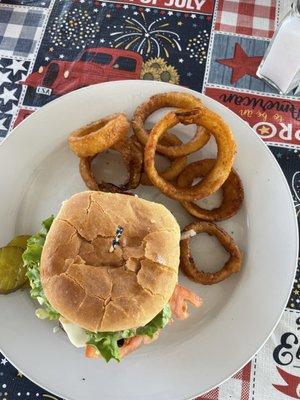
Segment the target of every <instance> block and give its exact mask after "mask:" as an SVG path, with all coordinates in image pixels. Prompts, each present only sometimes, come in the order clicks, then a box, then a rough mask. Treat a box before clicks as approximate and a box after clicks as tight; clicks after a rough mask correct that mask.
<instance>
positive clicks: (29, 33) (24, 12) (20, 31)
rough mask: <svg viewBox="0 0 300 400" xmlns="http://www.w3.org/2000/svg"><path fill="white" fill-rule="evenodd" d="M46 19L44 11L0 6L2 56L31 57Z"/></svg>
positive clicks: (0, 51) (0, 54) (0, 47)
mask: <svg viewBox="0 0 300 400" xmlns="http://www.w3.org/2000/svg"><path fill="white" fill-rule="evenodd" d="M44 19H45V14H44V11H43V10H38V9H34V10H33V9H32V10H30V9H25V8H23V7H12V6H5V5H1V4H0V56H3V57H7V56H19V57H28V56H29V55H31V54H32V53H33V51H34V49H35V46H36V44H37V40H38V39H39V37H40V35H41V31H42V24H43V22H44Z"/></svg>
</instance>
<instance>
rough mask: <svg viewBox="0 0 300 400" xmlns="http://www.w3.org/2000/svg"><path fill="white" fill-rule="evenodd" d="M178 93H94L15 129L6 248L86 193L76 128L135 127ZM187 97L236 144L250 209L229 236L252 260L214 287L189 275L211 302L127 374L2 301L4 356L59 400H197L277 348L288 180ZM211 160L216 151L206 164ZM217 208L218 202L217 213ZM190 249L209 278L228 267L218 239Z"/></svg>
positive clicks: (146, 85)
mask: <svg viewBox="0 0 300 400" xmlns="http://www.w3.org/2000/svg"><path fill="white" fill-rule="evenodd" d="M172 90H180V91H188V90H187V89H184V88H180V87H177V86H176V87H175V86H172V85H169V84H164V83H158V82H146V81H123V82H112V83H105V84H101V85H96V86H90V87H87V88H84V89H81V90H78V91H76V92H73V93H71V94H68V95H66V96H63V97H61V98H60V99H58V100H56V101H54V102H52V103H50V104H48V105H47V106H46V107H43V108H42V109H41V110H40V111H38V112H36V113H34V114H33V115H32V116H31V117H29V118H28V119H26V120H25V121H24V122H23V123H22V124H21V125H20V126H19V127H17V128H16V129H15V130H14V132H13V133H12V134H11V135H10V136H9V137H8V138H7V139H6V140H5V142H4V143H3V145H2V146H1V147H0V183H1V197H0V221H1V231H0V243H1V245H4V244H5V243H7V242H8V241H9V240H10V239H11V238H12V237H13V236H14V235H15V234H20V233H28V232H29V233H31V232H34V231H35V230H37V229H38V228H39V224H40V221H41V220H42V219H43V218H46V217H48V216H49V215H50V214H51V213H54V214H55V213H56V212H57V210H58V209H59V207H60V203H61V202H62V201H63V200H64V199H66V198H67V197H69V196H70V195H72V194H73V193H75V192H78V191H81V190H84V185H83V183H82V181H81V178H80V176H79V173H78V159H77V158H76V157H75V155H73V154H72V153H71V151H70V150H69V149H68V146H67V142H66V137H67V135H68V134H69V133H70V132H71V131H72V130H73V129H75V128H78V127H80V126H81V125H84V124H86V123H88V122H91V121H93V120H96V119H98V118H99V117H101V116H104V115H107V114H111V113H113V112H117V111H123V112H125V113H126V114H127V115H128V116H129V117H131V116H132V113H133V111H134V110H135V108H136V106H137V105H138V104H140V103H141V102H142V101H144V100H145V99H146V98H148V97H149V96H151V95H152V94H154V93H159V92H165V91H172ZM190 92H191V93H193V94H194V95H196V96H198V97H199V98H201V99H202V100H203V101H204V103H205V104H206V105H207V106H208V107H210V108H211V109H213V110H214V111H216V112H218V113H219V114H220V115H221V116H222V117H223V118H224V119H225V120H226V121H227V122H228V123H229V124H230V126H231V127H232V130H233V132H234V136H235V139H236V142H237V156H236V159H235V167H236V169H237V171H238V172H239V174H240V176H241V178H242V180H243V183H244V188H245V202H244V205H243V208H242V209H241V210H240V212H239V213H238V215H236V216H235V217H234V218H231V219H230V220H228V221H225V222H224V223H221V224H220V225H221V226H223V227H224V228H225V229H227V231H228V232H231V233H232V235H233V237H234V238H235V239H236V240H237V242H238V244H239V246H240V248H241V250H242V251H243V252H244V262H243V270H242V272H241V273H240V274H238V275H236V276H234V277H232V278H230V279H228V280H226V281H225V282H223V283H220V284H218V285H214V286H211V287H204V286H201V285H195V284H192V283H190V282H189V281H188V280H186V279H185V278H184V277H183V276H180V278H179V279H180V283H182V284H184V285H186V286H188V287H189V288H192V289H193V290H195V291H196V292H197V293H198V294H200V295H201V296H202V297H203V299H204V306H203V307H202V308H201V309H199V310H193V312H192V315H191V317H190V318H189V319H188V320H186V321H177V322H175V323H173V324H172V325H171V326H169V327H167V328H166V329H165V330H164V331H163V333H162V334H161V336H160V338H159V340H157V341H156V342H155V343H154V344H152V345H149V346H144V347H143V348H141V349H139V350H138V351H137V352H136V353H134V354H133V355H131V356H130V357H128V358H126V359H125V360H124V361H122V363H121V364H116V363H114V362H111V363H109V364H105V363H104V362H103V361H99V360H97V361H94V360H87V359H85V358H84V356H83V354H82V351H81V350H78V349H76V348H74V347H73V346H72V345H70V343H69V342H68V341H67V339H66V337H65V335H64V334H63V333H62V332H61V333H59V334H54V333H53V332H52V327H53V324H52V323H50V322H45V321H40V320H38V319H36V318H35V317H34V309H35V304H34V303H33V302H32V301H31V299H30V298H29V296H28V295H27V293H26V292H20V291H19V292H16V293H14V294H11V295H8V296H1V297H0V310H1V329H0V347H1V350H2V351H3V353H4V354H5V355H6V356H7V358H8V359H9V360H11V361H12V362H13V363H14V364H15V365H16V366H17V367H18V368H19V369H20V370H21V371H23V372H24V373H25V375H27V376H28V377H29V378H30V379H32V380H33V381H35V382H36V383H38V384H39V385H41V386H43V387H45V388H46V389H48V390H49V391H51V392H54V393H56V394H57V395H59V396H62V397H64V398H67V399H70V400H95V399H96V398H97V399H101V400H107V399H113V400H125V399H126V400H129V399H130V400H133V399H149V400H150V399H151V400H154V399H159V400H182V399H188V398H192V397H195V396H196V395H198V394H200V393H203V392H205V391H208V390H209V389H211V388H213V387H214V386H216V385H218V384H220V383H221V382H222V381H224V380H225V379H227V378H228V377H229V376H230V375H232V374H233V373H234V372H236V371H237V370H238V369H239V368H241V367H242V366H243V365H244V364H245V363H246V362H247V361H248V360H249V359H250V358H251V357H252V356H253V355H254V354H255V352H256V351H257V350H258V349H259V347H260V346H261V345H262V344H263V343H264V341H265V340H266V339H267V338H268V336H269V334H270V333H271V331H272V329H273V328H274V326H275V324H276V323H277V321H278V320H279V318H280V316H281V313H282V311H283V309H284V307H285V304H286V302H287V299H288V295H289V293H290V290H291V285H292V282H293V277H294V272H295V266H296V259H297V242H298V241H297V225H296V219H295V215H294V209H293V202H292V199H291V195H290V192H289V188H288V185H287V183H286V181H285V178H284V176H283V174H282V172H281V170H280V168H279V166H278V164H277V163H276V161H275V159H274V158H273V156H272V155H271V153H270V151H269V150H268V148H267V147H266V146H265V145H264V143H263V142H262V141H261V140H260V139H259V138H258V137H257V135H256V134H255V133H254V132H253V131H252V130H251V128H250V127H249V126H248V125H247V124H246V123H245V122H243V121H242V120H241V119H240V118H239V117H237V116H236V115H235V114H234V113H233V112H231V111H230V110H229V109H227V108H225V107H224V106H222V105H220V104H219V103H217V102H216V101H214V100H212V99H210V98H208V97H205V96H203V95H201V94H199V93H195V92H192V91H190ZM156 117H157V116H156ZM181 128H182V127H180V130H181V131H182V129H181ZM186 134H187V133H186ZM214 151H215V149H214V144H213V143H210V144H209V145H208V146H207V147H206V149H205V150H203V151H201V154H200V157H201V158H202V157H204V156H206V155H209V156H212V155H213V154H214ZM197 156H198V157H199V154H198V155H197ZM193 158H195V156H194V157H193ZM107 163H109V165H107ZM116 168H118V163H116V162H113V159H112V158H111V156H105V162H104V161H101V169H102V170H104V172H105V175H106V176H108V175H112V176H113V175H115V169H116ZM138 193H139V194H140V195H141V196H142V197H145V198H148V199H152V200H155V201H159V202H162V203H164V204H166V205H167V206H168V207H169V208H170V209H171V210H172V211H173V212H174V214H175V215H176V217H177V218H178V221H179V222H180V224H181V225H182V226H184V225H185V224H186V223H188V222H189V221H190V220H191V219H190V217H189V216H188V215H187V214H186V213H185V211H184V210H183V209H181V207H180V206H179V205H178V204H177V203H176V202H175V201H173V200H170V199H167V198H166V197H164V196H163V195H161V194H160V193H159V192H158V191H157V190H154V189H151V188H150V189H149V188H141V189H139V190H138ZM214 201H217V199H216V196H214V198H213V199H209V201H208V203H211V202H214ZM193 243H194V245H193V248H194V254H195V256H196V258H197V257H198V258H199V257H200V259H201V265H202V266H203V267H204V268H213V267H214V266H217V265H220V263H222V262H224V254H223V252H222V251H221V249H220V247H219V246H218V245H217V243H216V242H215V241H214V240H213V239H211V238H210V239H209V238H208V237H206V236H205V235H202V236H198V237H197V238H194V239H193Z"/></svg>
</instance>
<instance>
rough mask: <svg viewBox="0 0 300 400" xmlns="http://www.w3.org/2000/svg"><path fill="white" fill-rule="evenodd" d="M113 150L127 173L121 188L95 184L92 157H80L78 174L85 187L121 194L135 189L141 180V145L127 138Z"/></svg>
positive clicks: (112, 185) (133, 139) (105, 183)
mask: <svg viewBox="0 0 300 400" xmlns="http://www.w3.org/2000/svg"><path fill="white" fill-rule="evenodd" d="M115 150H116V151H118V152H120V153H121V155H122V158H123V161H124V163H125V165H126V167H127V169H128V171H129V178H128V180H127V182H126V183H124V184H123V185H121V186H117V185H114V184H113V183H109V182H104V181H101V182H97V180H96V178H95V175H94V174H93V172H92V170H91V163H92V161H93V158H94V157H96V155H97V154H96V155H94V156H92V157H81V158H80V163H79V172H80V175H81V177H82V179H83V180H84V182H85V184H86V186H87V187H88V188H89V189H90V190H101V191H103V192H111V193H123V192H126V191H127V190H130V189H135V188H136V187H137V186H138V185H139V183H140V180H141V173H142V166H143V152H142V146H141V144H140V143H139V142H138V141H137V140H136V139H135V138H134V137H131V138H129V139H128V140H127V141H126V142H120V143H119V144H118V146H115Z"/></svg>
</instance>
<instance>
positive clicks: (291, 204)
mask: <svg viewBox="0 0 300 400" xmlns="http://www.w3.org/2000/svg"><path fill="white" fill-rule="evenodd" d="M128 82H135V83H140V84H144V85H151V84H152V85H156V86H157V87H158V86H161V87H162V88H165V90H167V88H170V89H171V88H172V89H174V91H178V87H180V88H183V89H184V90H186V91H187V92H189V93H192V94H194V95H195V96H198V97H199V96H200V97H201V98H202V99H204V100H205V99H206V98H207V99H209V102H212V103H215V104H217V105H218V107H221V108H222V109H224V110H226V111H229V112H230V113H231V114H233V115H234V117H235V118H237V119H238V120H239V121H241V122H242V123H243V125H245V126H246V127H247V131H249V129H250V130H251V133H252V136H253V137H255V140H257V142H260V143H261V144H262V145H263V147H264V150H267V152H266V153H267V154H268V157H269V158H270V161H271V162H272V163H273V165H274V166H275V165H276V170H277V172H279V175H280V176H281V179H282V180H283V182H284V185H285V188H286V190H287V194H288V197H289V204H288V205H287V207H286V208H285V210H286V211H285V213H291V216H292V217H293V218H292V219H293V230H294V233H293V237H294V239H295V241H294V243H292V244H290V246H293V245H295V257H294V258H295V267H294V273H293V276H292V277H291V283H290V289H289V292H288V293H287V295H286V298H285V301H284V305H283V307H282V309H281V310H280V312H279V316H278V318H277V321H276V323H275V324H274V326H273V327H272V329H271V330H270V332H269V333H268V334H267V336H266V338H265V339H264V341H263V342H262V343H261V345H260V347H259V348H258V349H257V350H256V351H255V352H254V353H253V354H252V355H251V356H250V357H249V358H248V359H247V360H246V361H245V362H242V365H240V366H239V367H238V368H236V369H234V371H233V372H232V373H230V375H229V376H228V377H226V378H225V379H222V381H220V382H219V383H217V384H215V385H212V386H211V387H210V388H209V389H207V390H206V391H205V392H200V393H199V392H197V393H194V394H191V395H188V396H187V397H184V398H182V400H192V399H194V398H195V397H197V396H201V395H203V394H205V393H207V392H209V391H211V390H213V389H214V388H216V387H218V386H220V385H222V384H223V383H224V382H226V381H227V380H228V379H230V378H231V377H232V376H233V375H234V374H235V373H236V372H238V371H239V370H240V369H242V368H243V367H244V366H245V365H246V364H247V363H248V362H249V361H250V360H252V358H253V357H254V356H255V354H256V353H258V352H259V351H260V350H261V348H262V347H263V346H264V345H265V343H266V342H267V341H268V339H269V338H270V336H271V335H272V333H273V332H274V330H275V328H276V326H277V325H278V323H279V321H280V319H281V317H282V315H283V313H284V311H285V309H286V304H287V302H288V299H289V297H290V293H291V290H292V288H293V284H294V280H295V275H296V272H297V260H298V253H299V230H298V220H297V215H296V210H295V207H294V202H293V197H292V193H291V190H290V187H289V185H288V182H287V179H286V177H285V175H284V173H283V170H282V169H281V167H280V165H279V164H278V162H277V160H276V159H275V157H274V156H273V154H272V152H271V150H270V149H269V147H268V145H267V144H266V143H265V142H264V141H263V139H262V138H261V137H260V136H259V135H258V134H257V133H256V132H255V131H254V130H253V128H252V127H251V126H250V125H249V124H248V123H247V122H246V121H244V120H243V119H242V118H241V117H240V116H239V115H237V114H236V113H234V112H233V111H232V110H231V109H230V108H229V107H226V106H225V105H223V104H222V103H220V102H218V101H217V100H215V99H213V98H211V97H209V96H207V95H205V94H204V93H201V92H198V91H196V90H193V89H189V88H185V87H182V86H179V85H174V84H170V83H165V82H159V81H145V80H138V79H130V80H120V81H108V82H103V83H99V84H95V85H90V86H86V87H82V88H79V89H77V90H74V91H72V92H69V93H67V94H65V95H63V96H61V97H59V98H57V99H55V100H53V101H50V102H49V103H47V104H46V105H44V106H43V107H41V108H39V109H38V110H36V111H35V112H33V113H32V114H30V115H29V116H28V117H27V118H26V119H24V120H23V121H22V122H21V123H20V124H18V125H17V126H16V127H15V128H14V129H12V131H11V132H10V133H9V134H8V135H7V136H6V137H5V138H4V139H3V140H2V141H1V142H0V153H1V151H3V146H4V143H7V142H9V141H10V140H11V139H12V138H13V137H16V136H17V135H18V134H19V133H18V132H19V129H18V128H19V127H21V126H23V125H24V124H25V125H26V124H30V123H31V120H32V119H34V118H37V115H40V114H41V113H44V112H47V110H48V108H51V107H56V105H57V104H58V103H59V102H60V101H62V102H63V101H64V99H65V98H66V97H72V96H77V95H78V93H80V92H85V91H86V92H88V91H89V90H90V89H91V88H95V87H100V88H102V87H103V86H114V85H126V84H128ZM170 91H171V90H170ZM45 110H46V111H45ZM28 121H29V122H28ZM20 131H21V130H20ZM249 132H250V131H249ZM15 140H16V139H15ZM275 146H276V145H275ZM277 147H280V146H277ZM0 351H1V352H2V354H3V355H4V357H5V358H6V359H7V360H8V361H9V362H10V363H11V364H12V365H13V366H14V367H15V368H16V369H18V370H19V371H21V372H22V373H23V371H22V369H19V368H18V367H17V365H16V364H15V363H14V362H12V361H11V359H10V357H7V355H6V354H5V352H3V350H2V346H1V344H0ZM24 375H25V376H26V377H28V379H30V380H31V381H32V382H33V383H35V384H36V385H38V386H40V387H41V388H44V389H45V390H47V391H49V392H50V393H53V394H55V395H56V396H59V397H61V398H63V399H66V400H77V399H76V398H74V397H72V396H71V397H70V396H69V395H68V397H64V396H63V395H62V394H61V393H60V392H59V391H56V390H53V389H52V388H51V389H50V388H48V387H47V385H44V384H41V383H39V381H38V380H35V378H33V377H32V376H31V374H28V375H27V374H26V373H25V374H24Z"/></svg>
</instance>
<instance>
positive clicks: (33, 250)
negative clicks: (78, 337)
mask: <svg viewBox="0 0 300 400" xmlns="http://www.w3.org/2000/svg"><path fill="white" fill-rule="evenodd" d="M53 219H54V216H53V215H52V216H51V217H49V218H48V219H46V220H45V221H43V222H42V228H41V230H40V231H39V232H38V233H36V234H35V235H33V236H31V237H30V238H29V239H28V241H27V248H26V250H25V251H24V253H23V262H24V266H25V267H26V268H27V273H26V275H27V276H28V279H29V282H30V286H31V291H30V295H31V297H33V298H34V299H36V300H37V301H38V302H39V303H40V305H41V306H42V308H39V309H38V310H37V311H36V316H37V317H38V318H42V319H45V318H48V319H51V320H53V319H58V318H59V316H60V315H59V313H58V312H57V311H56V310H54V308H53V307H52V306H51V304H50V303H49V302H48V300H47V299H46V296H45V294H44V290H43V287H42V283H41V278H40V260H41V255H42V250H43V246H44V243H45V240H46V236H47V233H48V232H49V229H50V227H51V224H52V222H53Z"/></svg>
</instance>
